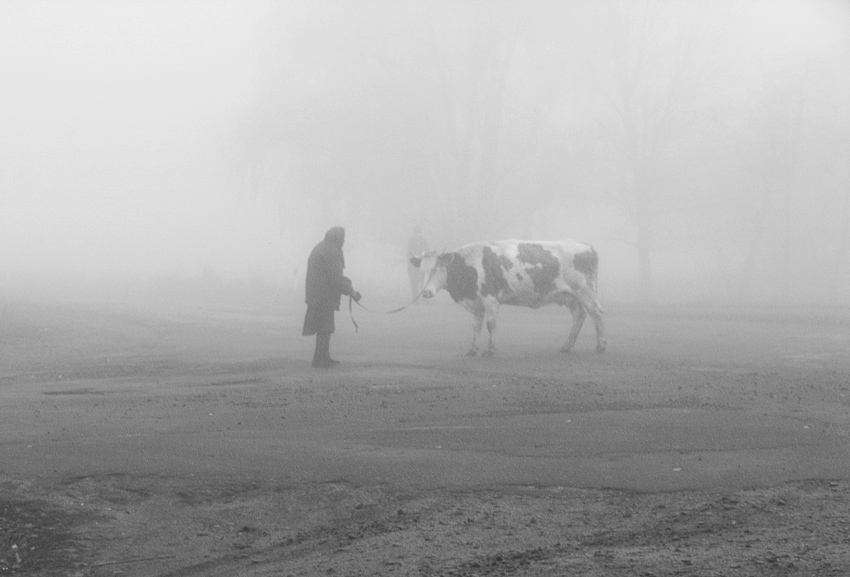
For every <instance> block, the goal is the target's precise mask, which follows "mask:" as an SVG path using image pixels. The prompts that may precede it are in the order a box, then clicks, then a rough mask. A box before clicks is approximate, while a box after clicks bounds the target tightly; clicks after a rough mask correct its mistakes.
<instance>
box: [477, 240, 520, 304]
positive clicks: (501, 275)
mask: <svg viewBox="0 0 850 577" xmlns="http://www.w3.org/2000/svg"><path fill="white" fill-rule="evenodd" d="M512 266H514V265H513V263H512V262H511V260H510V259H509V258H508V257H506V256H505V255H503V254H500V255H497V254H496V253H495V252H494V251H493V249H492V248H490V247H489V246H485V247H484V250H483V251H482V253H481V268H483V269H484V284H482V285H481V294H482V295H484V296H489V295H492V296H495V297H498V296H500V295H502V296H504V295H508V294H510V293H511V287H510V286H509V285H508V281H507V279H506V278H505V272H506V271H507V270H508V269H510V268H511V267H512Z"/></svg>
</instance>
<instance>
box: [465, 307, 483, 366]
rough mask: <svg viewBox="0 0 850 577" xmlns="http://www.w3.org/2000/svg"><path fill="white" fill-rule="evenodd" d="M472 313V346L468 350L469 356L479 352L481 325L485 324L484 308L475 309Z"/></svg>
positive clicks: (467, 354)
mask: <svg viewBox="0 0 850 577" xmlns="http://www.w3.org/2000/svg"><path fill="white" fill-rule="evenodd" d="M472 315H473V316H472V346H471V347H469V350H468V351H466V356H467V357H474V356H475V355H477V354H478V335H479V333H480V332H481V327H482V326H484V309H481V310H476V311H473V313H472Z"/></svg>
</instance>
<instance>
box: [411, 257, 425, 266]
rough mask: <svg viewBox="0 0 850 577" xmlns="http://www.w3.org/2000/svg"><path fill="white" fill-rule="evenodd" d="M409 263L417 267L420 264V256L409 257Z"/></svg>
mask: <svg viewBox="0 0 850 577" xmlns="http://www.w3.org/2000/svg"><path fill="white" fill-rule="evenodd" d="M410 264H412V265H413V266H415V267H416V268H419V265H420V264H422V257H420V256H412V257H410Z"/></svg>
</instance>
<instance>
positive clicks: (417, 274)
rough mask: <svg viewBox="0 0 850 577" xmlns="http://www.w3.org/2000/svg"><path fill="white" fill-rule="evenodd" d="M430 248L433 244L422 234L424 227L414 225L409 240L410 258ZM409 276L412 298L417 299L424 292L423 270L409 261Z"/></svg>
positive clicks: (408, 250)
mask: <svg viewBox="0 0 850 577" xmlns="http://www.w3.org/2000/svg"><path fill="white" fill-rule="evenodd" d="M429 250H431V246H430V245H429V244H428V240H427V239H426V238H425V237H424V236H423V235H422V229H420V228H419V227H418V226H417V227H414V229H413V236H412V237H410V240H409V241H407V252H408V258H410V257H416V256H421V255H422V253H423V252H426V251H429ZM407 276H408V277H410V293H411V297H410V298H412V299H415V298H416V297H418V296H419V293H421V292H422V286H423V284H424V282H425V278H424V277H423V276H422V271H421V270H420V269H419V268H417V267H415V266H413V265H411V264H410V262H409V261H408V263H407Z"/></svg>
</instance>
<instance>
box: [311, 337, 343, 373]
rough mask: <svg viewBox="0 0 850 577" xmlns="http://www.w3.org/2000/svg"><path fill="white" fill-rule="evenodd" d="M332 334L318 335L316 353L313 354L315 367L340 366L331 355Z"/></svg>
mask: <svg viewBox="0 0 850 577" xmlns="http://www.w3.org/2000/svg"><path fill="white" fill-rule="evenodd" d="M330 346H331V334H330V333H317V334H316V351H315V352H314V353H313V366H314V367H319V368H328V367H333V366H334V365H336V364H338V363H337V361H334V360H333V359H331V355H330Z"/></svg>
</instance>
